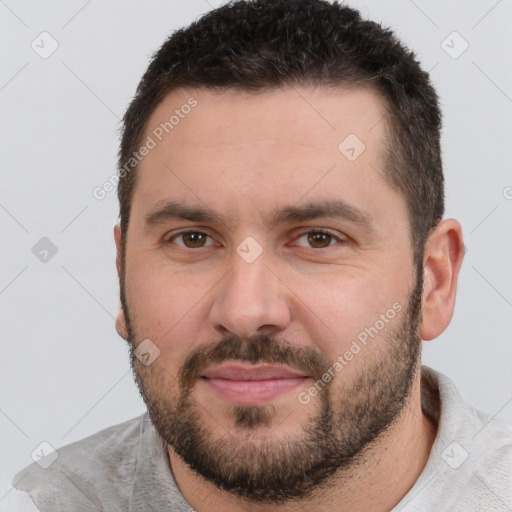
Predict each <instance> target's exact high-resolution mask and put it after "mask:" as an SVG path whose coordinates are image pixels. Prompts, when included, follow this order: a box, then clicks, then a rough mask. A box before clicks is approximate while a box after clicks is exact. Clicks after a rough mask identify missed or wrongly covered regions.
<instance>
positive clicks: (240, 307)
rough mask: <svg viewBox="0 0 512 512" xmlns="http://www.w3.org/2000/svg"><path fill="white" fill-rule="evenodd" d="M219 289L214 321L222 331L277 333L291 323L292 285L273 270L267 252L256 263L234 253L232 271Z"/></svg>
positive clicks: (244, 336)
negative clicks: (290, 287)
mask: <svg viewBox="0 0 512 512" xmlns="http://www.w3.org/2000/svg"><path fill="white" fill-rule="evenodd" d="M215 291H216V296H215V298H214V301H213V304H212V308H211V312H210V322H211V324H212V326H213V327H214V328H215V329H216V330H217V331H219V332H220V333H221V334H222V335H227V334H233V335H236V336H238V337H243V338H250V337H252V336H256V335H261V334H276V333H277V332H280V331H283V330H285V329H286V328H287V326H288V325H289V323H290V319H291V314H290V300H289V298H290V297H289V289H288V288H287V287H286V285H285V284H284V283H283V282H282V281H281V280H280V278H279V277H278V275H276V273H275V271H273V270H271V268H270V266H269V262H268V259H267V258H266V255H265V252H263V254H261V255H260V256H259V257H258V258H257V259H256V260H255V261H253V262H252V263H247V262H246V261H244V259H243V258H241V257H240V256H239V255H238V254H237V253H235V254H233V258H232V264H231V267H230V271H229V272H228V274H227V275H226V277H225V278H224V279H222V280H221V282H220V283H219V284H218V286H217V287H215Z"/></svg>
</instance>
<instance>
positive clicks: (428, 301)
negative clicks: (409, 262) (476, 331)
mask: <svg viewBox="0 0 512 512" xmlns="http://www.w3.org/2000/svg"><path fill="white" fill-rule="evenodd" d="M463 258H464V241H463V238H462V227H461V225H460V224H459V223H458V222H457V221H456V220H455V219H445V220H441V221H440V222H439V223H438V224H437V226H436V228H435V230H434V231H433V232H432V233H431V235H430V236H429V238H428V240H427V243H426V244H425V252H424V256H423V265H424V278H423V300H422V317H421V324H420V336H421V339H423V340H431V339H434V338H437V336H439V335H440V334H441V333H442V332H443V331H444V330H445V329H446V328H447V327H448V324H449V323H450V321H451V319H452V316H453V310H454V307H455V296H456V293H457V279H458V277H459V270H460V267H461V265H462V260H463Z"/></svg>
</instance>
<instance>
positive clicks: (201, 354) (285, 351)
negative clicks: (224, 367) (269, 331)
mask: <svg viewBox="0 0 512 512" xmlns="http://www.w3.org/2000/svg"><path fill="white" fill-rule="evenodd" d="M228 360H229V361H242V362H248V363H253V364H256V363H270V364H282V365H285V366H288V367H290V368H293V369H294V370H298V371H300V372H302V373H305V374H307V375H308V376H310V377H312V378H313V379H314V380H315V381H317V380H318V379H321V378H322V376H323V375H324V374H325V372H326V371H327V370H328V368H329V367H330V365H329V364H328V361H327V360H326V358H325V357H324V356H323V355H322V354H321V353H320V352H318V351H317V350H315V349H313V348H311V347H296V346H293V345H290V344H289V343H287V342H285V341H282V340H278V339H276V338H274V337H272V336H269V335H266V334H263V335H260V336H256V337H253V338H250V339H242V338H238V337H237V336H229V337H226V338H223V339H222V340H221V341H220V342H218V343H216V344H215V345H213V346H211V345H208V346H200V347H197V348H196V349H194V350H193V351H192V352H191V353H190V354H189V355H188V356H187V357H186V358H185V361H184V362H183V365H182V367H181V369H180V371H179V374H178V379H179V382H180V384H181V387H182V390H183V391H185V392H190V390H191V389H192V387H193V386H194V383H195V382H196V380H197V379H198V378H199V377H200V376H201V374H202V373H203V372H204V370H206V369H207V368H208V367H209V366H212V365H216V364H220V363H222V362H224V361H228Z"/></svg>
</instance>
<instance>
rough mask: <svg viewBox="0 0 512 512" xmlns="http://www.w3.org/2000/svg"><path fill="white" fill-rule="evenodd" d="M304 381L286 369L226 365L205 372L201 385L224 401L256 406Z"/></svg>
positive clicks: (269, 366)
mask: <svg viewBox="0 0 512 512" xmlns="http://www.w3.org/2000/svg"><path fill="white" fill-rule="evenodd" d="M307 378H308V376H307V375H304V374H303V373H300V372H297V371H295V370H292V369H291V368H288V367H285V366H275V365H257V366H255V365H251V366H243V365H239V364H237V365H233V364H226V365H221V366H217V367H214V368H209V369H208V370H206V371H205V372H204V374H203V375H201V382H203V383H204V384H205V385H206V386H207V387H208V388H209V389H211V390H212V391H213V392H214V393H215V394H216V395H218V396H220V397H221V398H223V399H224V400H226V401H229V402H232V403H236V404H239V405H257V404H261V403H264V402H268V401H271V400H274V399H276V398H277V397H279V396H280V395H283V394H285V393H287V392H288V391H291V390H292V389H295V388H296V387H298V386H300V385H301V384H303V383H304V381H305V380H306V379H307Z"/></svg>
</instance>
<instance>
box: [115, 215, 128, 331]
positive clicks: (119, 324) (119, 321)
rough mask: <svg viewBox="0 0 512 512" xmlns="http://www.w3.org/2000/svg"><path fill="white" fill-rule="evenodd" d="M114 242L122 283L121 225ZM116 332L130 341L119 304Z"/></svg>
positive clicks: (117, 225)
mask: <svg viewBox="0 0 512 512" xmlns="http://www.w3.org/2000/svg"><path fill="white" fill-rule="evenodd" d="M114 240H115V242H116V268H117V276H118V278H119V283H121V279H123V260H122V257H121V254H122V252H121V251H122V240H121V227H120V226H119V224H116V225H115V226H114ZM116 331H117V334H119V336H121V338H124V339H125V340H127V339H128V330H127V329H126V319H125V317H124V311H123V306H122V305H121V303H119V312H118V313H117V319H116Z"/></svg>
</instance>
